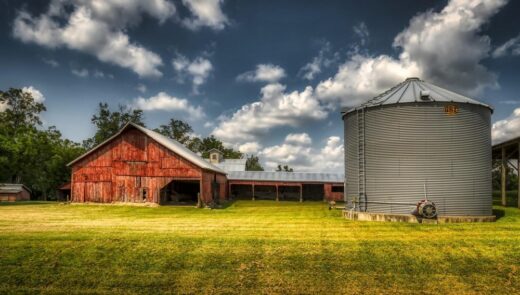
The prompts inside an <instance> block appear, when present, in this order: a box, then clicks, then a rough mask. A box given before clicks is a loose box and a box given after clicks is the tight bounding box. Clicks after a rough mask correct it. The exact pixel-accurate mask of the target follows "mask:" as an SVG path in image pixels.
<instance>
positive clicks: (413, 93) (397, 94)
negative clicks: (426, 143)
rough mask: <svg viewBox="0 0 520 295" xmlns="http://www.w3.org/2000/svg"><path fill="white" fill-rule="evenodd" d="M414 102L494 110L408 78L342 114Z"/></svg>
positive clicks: (456, 94)
mask: <svg viewBox="0 0 520 295" xmlns="http://www.w3.org/2000/svg"><path fill="white" fill-rule="evenodd" d="M412 102H454V103H469V104H476V105H481V106H484V107H487V108H490V109H491V111H493V108H492V107H491V106H489V105H487V104H485V103H482V102H480V101H478V100H475V99H472V98H469V97H466V96H464V95H461V94H458V93H455V92H453V91H450V90H447V89H444V88H441V87H439V86H436V85H433V84H431V83H428V82H425V81H423V80H421V79H419V78H407V79H406V80H405V81H403V82H401V83H399V84H397V85H396V86H394V87H392V88H390V89H388V90H387V91H385V92H383V93H381V94H379V95H377V96H376V97H374V98H372V99H370V100H368V101H366V102H365V103H363V104H361V105H359V106H357V107H354V108H343V109H342V111H341V112H342V113H343V114H346V113H350V112H352V111H354V110H357V109H361V108H367V107H374V106H380V105H390V104H400V103H412Z"/></svg>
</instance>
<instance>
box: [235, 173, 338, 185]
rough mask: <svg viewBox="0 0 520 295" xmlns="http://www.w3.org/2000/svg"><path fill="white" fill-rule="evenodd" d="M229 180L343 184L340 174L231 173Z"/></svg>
mask: <svg viewBox="0 0 520 295" xmlns="http://www.w3.org/2000/svg"><path fill="white" fill-rule="evenodd" d="M227 177H228V179H229V180H249V181H285V182H334V183H343V182H344V179H345V178H344V175H343V174H342V173H315V172H268V171H231V172H229V173H228V176H227Z"/></svg>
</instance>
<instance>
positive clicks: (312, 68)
mask: <svg viewBox="0 0 520 295" xmlns="http://www.w3.org/2000/svg"><path fill="white" fill-rule="evenodd" d="M331 50H332V46H331V45H330V43H329V42H325V43H324V44H323V46H322V48H321V49H320V51H319V53H318V56H315V57H314V58H313V59H312V61H310V62H308V63H307V64H305V65H304V66H303V67H302V68H301V69H300V71H299V73H298V75H300V76H301V77H303V78H304V79H306V80H313V79H314V78H315V77H316V76H317V75H318V74H320V73H321V72H322V71H323V69H324V68H328V67H330V66H332V65H335V64H336V63H337V62H338V61H339V53H338V52H334V53H332V52H331Z"/></svg>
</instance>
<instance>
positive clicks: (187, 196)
mask: <svg viewBox="0 0 520 295" xmlns="http://www.w3.org/2000/svg"><path fill="white" fill-rule="evenodd" d="M199 193H200V182H199V181H198V180H172V181H171V182H169V183H168V184H167V185H165V186H164V187H163V188H162V189H161V192H160V194H161V204H162V205H167V204H188V203H197V196H198V194H199Z"/></svg>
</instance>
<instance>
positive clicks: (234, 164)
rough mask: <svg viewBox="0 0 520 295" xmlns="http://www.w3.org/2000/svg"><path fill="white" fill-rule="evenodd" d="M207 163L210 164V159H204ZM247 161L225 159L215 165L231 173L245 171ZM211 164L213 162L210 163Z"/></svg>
mask: <svg viewBox="0 0 520 295" xmlns="http://www.w3.org/2000/svg"><path fill="white" fill-rule="evenodd" d="M204 160H205V161H206V162H210V160H209V159H204ZM246 162H247V159H224V160H222V161H221V162H220V163H216V164H213V165H215V166H217V167H219V168H220V169H222V170H224V171H226V172H230V171H245V170H246ZM210 163H211V162H210Z"/></svg>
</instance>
